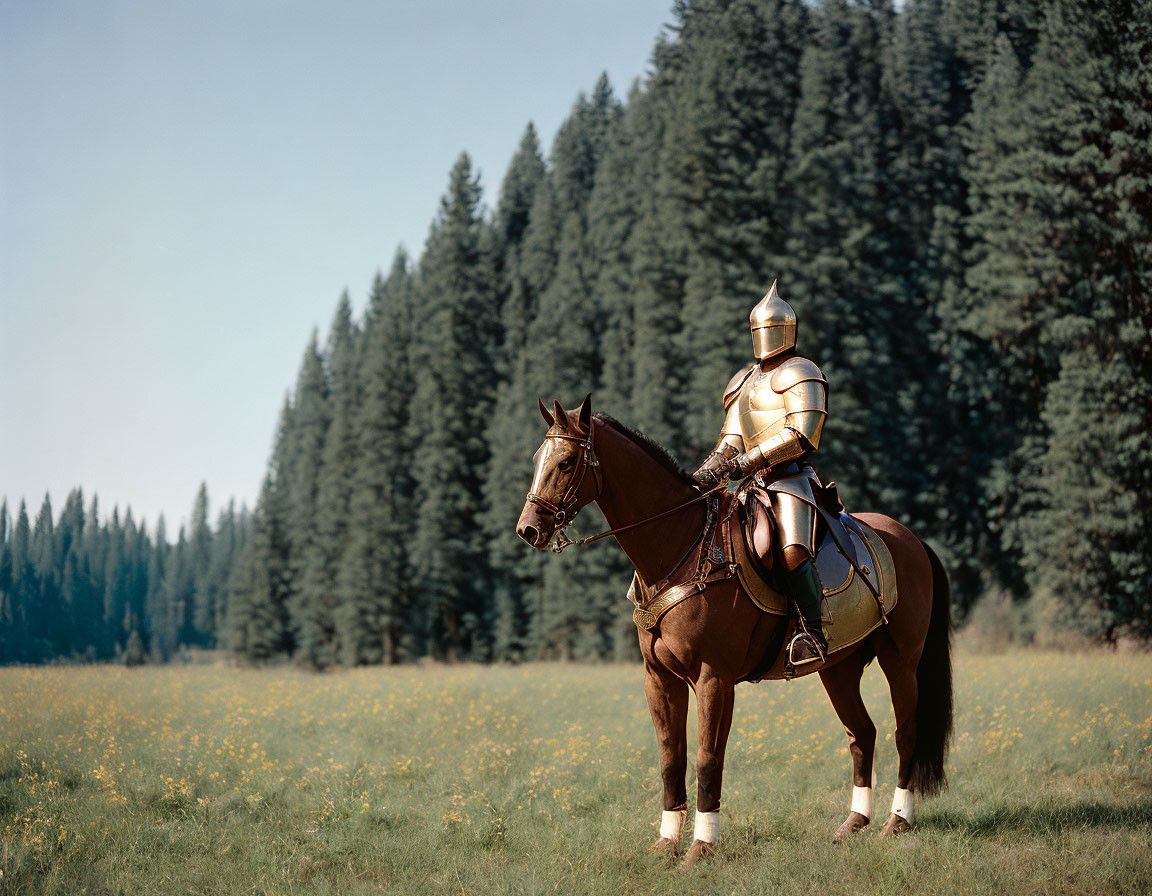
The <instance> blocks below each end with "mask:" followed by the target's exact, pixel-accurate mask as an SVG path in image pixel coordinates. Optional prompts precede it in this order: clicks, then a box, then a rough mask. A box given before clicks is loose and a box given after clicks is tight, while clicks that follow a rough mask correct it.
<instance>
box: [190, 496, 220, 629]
mask: <svg viewBox="0 0 1152 896" xmlns="http://www.w3.org/2000/svg"><path fill="white" fill-rule="evenodd" d="M188 547H189V555H190V556H189V562H190V563H191V565H192V588H193V593H192V626H193V629H194V638H195V641H196V643H197V644H200V645H201V646H207V645H209V644H210V643H211V642H212V638H213V634H214V632H213V626H214V624H215V620H216V601H217V599H218V597H217V594H216V593H215V591H214V589H213V587H212V581H211V579H210V578H209V566H210V565H211V563H212V530H211V528H210V527H209V525H208V484H207V483H205V482H201V483H200V489H199V490H198V491H197V492H196V499H195V501H194V502H193V504H192V519H191V522H190V523H189V539H188Z"/></svg>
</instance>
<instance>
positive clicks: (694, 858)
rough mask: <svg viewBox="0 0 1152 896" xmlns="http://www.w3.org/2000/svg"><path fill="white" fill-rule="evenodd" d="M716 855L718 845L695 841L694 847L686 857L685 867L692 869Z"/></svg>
mask: <svg viewBox="0 0 1152 896" xmlns="http://www.w3.org/2000/svg"><path fill="white" fill-rule="evenodd" d="M714 855H716V844H715V843H706V842H704V841H703V840H693V841H692V846H691V848H689V850H688V855H686V856H684V867H685V868H691V867H692V866H693V865H695V864H696V863H697V862H699V861H701V860H702V859H710V858H712V856H714Z"/></svg>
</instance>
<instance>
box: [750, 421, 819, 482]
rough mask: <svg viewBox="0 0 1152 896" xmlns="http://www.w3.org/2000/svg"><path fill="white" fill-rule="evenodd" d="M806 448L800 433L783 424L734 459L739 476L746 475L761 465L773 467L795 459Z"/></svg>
mask: <svg viewBox="0 0 1152 896" xmlns="http://www.w3.org/2000/svg"><path fill="white" fill-rule="evenodd" d="M807 450H808V449H807V448H806V447H805V445H804V440H803V438H802V437H801V435H800V433H798V432H796V430H794V429H792V427H790V426H785V427H784V428H783V429H782V430H781V431H780V432H778V433H776V435H774V436H772V438H770V439H768V440H767V441H764V442H761V443H760V444H759V445H757V446H756V447H755V448H753V449H752V450H751V451H746V452H744V453H743V454H741V455H740V457H738V458H737V459H736V463H737V465H738V466H739V470H740V476H741V477H744V476H748V475H749V474H751V473H754V472H756V471H757V470H759V469H760V468H761V467H773V466H775V465H776V464H782V463H784V462H785V461H790V460H795V459H796V458H798V457H800V456H802V455H803V454H804V453H805V452H806V451H807Z"/></svg>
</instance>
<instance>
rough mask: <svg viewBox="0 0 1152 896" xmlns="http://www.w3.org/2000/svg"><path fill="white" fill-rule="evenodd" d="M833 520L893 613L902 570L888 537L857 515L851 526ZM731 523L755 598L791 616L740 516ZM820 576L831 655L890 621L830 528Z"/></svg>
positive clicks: (820, 552) (741, 572) (743, 576)
mask: <svg viewBox="0 0 1152 896" xmlns="http://www.w3.org/2000/svg"><path fill="white" fill-rule="evenodd" d="M833 524H834V525H837V534H838V535H839V537H840V539H841V540H842V541H844V542H845V543H846V544H847V545H848V546H849V547H850V548H851V550H852V551H853V552H854V553H855V555H856V559H857V564H858V565H859V567H860V570H861V571H862V572H863V573H864V575H866V576H867V577H868V580H869V582H870V583H871V584H872V586H873V587H874V588H875V589H876V591H877V592H879V594H880V595H881V597H882V598H883V600H884V612H885V613H890V612H892V608H893V607H895V606H896V599H897V594H896V568H895V566H894V565H893V563H892V554H891V553H890V552H889V551H888V546H887V545H886V544H884V540H883V539H882V538H881V537H880V535H879V534H878V533H877V532H876V531H875V530H874V529H872V528H870V527H869V526H866V525H865V524H864V523H862V522H860V521H859V520H857V519H855V518H852V519H851V521H850V523H849V524H847V525H844V524H841V522H840V521H839V520H833ZM731 527H732V528H731V529H730V530H729V536H730V543H731V544H732V548H733V553H734V554H735V558H734V559H735V561H736V563H737V564H738V566H737V570H736V572H737V575H738V576H739V577H740V584H742V585H743V586H744V590H745V591H746V592H748V595H749V597H751V598H752V602H753V603H755V604H756V606H758V607H759V608H760V609H761V610H763V611H764V612H765V613H772V614H774V615H777V616H788V615H790V613H791V609H790V608H789V606H788V598H786V597H785V596H784V595H783V594H781V593H780V592H779V591H777V590H776V589H775V588H773V587H772V585H771V584H770V583H769V582H766V581H765V580H764V579H763V578H762V577H761V575H760V574H759V572H758V564H756V563H755V562H754V561H753V559H752V554H751V551H750V549H749V547H748V544H747V542H746V541H745V536H744V532H743V526H742V525H741V524H740V522H739V520H737V519H735V518H733V519H732V521H731ZM816 574H817V576H818V577H819V579H820V585H821V588H822V590H823V592H824V601H823V604H822V606H821V609H822V611H823V617H824V634H825V635H826V636H827V638H828V652H829V654H830V655H831V654H834V653H836V652H837V651H840V650H844V649H845V648H847V647H851V646H852V645H853V644H856V643H857V642H859V641H861V640H863V639H864V638H866V637H867V636H868V635H869V634H871V633H872V631H873V630H875V629H876V627H877V626H879V625H880V624H881V623H882V622H883V621H884V620H883V617H882V616H881V614H880V606H879V604H878V603H877V600H876V598H875V597H874V596H873V594H872V591H871V590H869V588H868V585H866V584H865V583H864V582H863V581H862V580H861V577H860V574H859V573H858V572H857V571H856V569H855V568H854V567H853V565H852V564H851V563H850V562H849V560H848V558H846V557H845V556H844V555H843V554H842V553H841V552H840V549H839V547H837V545H836V541H835V539H833V538H832V537H831V535H830V534H829V532H828V531H827V529H826V528H825V529H824V537H823V538H822V539H821V540H820V544H819V546H818V547H817V549H816ZM774 671H775V669H773V670H772V671H770V672H769V673H768V675H767V676H766V677H768V678H773V677H777V676H775V675H773V672H774Z"/></svg>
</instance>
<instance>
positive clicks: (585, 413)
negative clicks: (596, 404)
mask: <svg viewBox="0 0 1152 896" xmlns="http://www.w3.org/2000/svg"><path fill="white" fill-rule="evenodd" d="M578 416H579V418H580V428H581V429H582V430H584V432H588V431H589V428H590V427H591V426H592V393H591V392H589V393H588V394H587V395H585V396H584V401H582V402H581V403H580V413H579V415H578Z"/></svg>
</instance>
